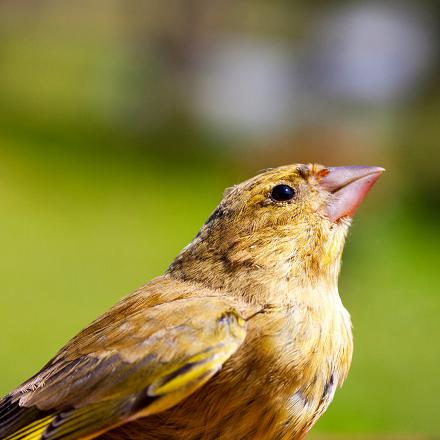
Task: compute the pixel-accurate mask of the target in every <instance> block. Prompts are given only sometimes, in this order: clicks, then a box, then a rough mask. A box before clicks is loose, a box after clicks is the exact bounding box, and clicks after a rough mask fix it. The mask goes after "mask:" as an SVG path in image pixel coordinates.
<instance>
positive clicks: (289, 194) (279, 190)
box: [270, 185, 295, 202]
mask: <svg viewBox="0 0 440 440" xmlns="http://www.w3.org/2000/svg"><path fill="white" fill-rule="evenodd" d="M270 196H271V198H272V200H275V201H276V202H287V201H289V200H292V199H293V198H294V197H295V190H294V189H293V188H292V187H291V186H289V185H276V186H274V187H273V188H272V192H271V193H270Z"/></svg>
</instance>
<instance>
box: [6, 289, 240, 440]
mask: <svg viewBox="0 0 440 440" xmlns="http://www.w3.org/2000/svg"><path fill="white" fill-rule="evenodd" d="M136 301H137V302H136V304H137V307H131V308H129V309H128V312H129V313H127V309H124V310H125V312H124V313H120V311H121V305H120V304H118V305H117V306H116V307H115V308H114V309H113V311H110V312H109V313H107V314H105V315H104V316H103V317H101V318H99V319H98V320H97V321H95V322H94V323H92V324H91V326H89V327H88V328H87V329H85V330H84V331H83V332H81V333H80V334H79V335H78V336H77V337H76V338H74V339H73V340H72V341H71V342H69V343H68V344H67V345H66V346H65V347H64V348H63V349H62V350H61V351H60V352H59V353H58V354H57V355H56V356H55V358H54V359H53V360H52V361H51V362H49V363H48V364H47V365H46V367H45V368H43V370H41V371H40V373H38V374H37V375H36V376H34V377H33V378H31V379H30V380H29V381H28V382H26V383H24V384H23V385H22V386H21V387H19V388H18V389H17V390H15V391H14V392H12V393H11V394H10V395H8V396H7V397H6V398H4V399H3V400H2V401H0V437H1V438H2V439H5V440H42V439H47V440H55V439H59V438H62V439H64V440H67V439H77V438H94V437H95V436H97V435H99V434H101V433H102V432H105V431H106V430H108V429H111V428H113V427H116V426H119V425H121V424H123V423H125V422H127V421H130V420H134V419H136V418H138V417H145V416H148V415H150V414H153V413H156V412H159V411H163V410H165V409H167V408H170V407H171V406H173V405H176V404H177V403H178V402H180V401H181V400H182V399H184V398H185V397H187V396H188V395H189V394H191V393H192V392H194V391H195V390H196V389H197V388H199V387H201V386H202V385H203V384H204V383H206V382H207V381H208V380H209V379H210V378H211V377H212V376H213V375H214V374H215V373H216V372H217V371H218V370H219V369H220V368H221V367H222V365H223V363H224V362H225V361H226V360H227V359H228V358H229V357H230V356H231V355H232V354H233V353H235V351H236V350H237V349H238V347H239V346H240V345H241V343H242V342H243V340H244V338H245V321H244V320H243V319H242V318H241V316H240V315H239V313H238V312H237V311H236V309H235V308H234V306H233V305H231V303H230V302H228V301H225V300H224V299H221V298H219V297H208V298H207V297H191V298H183V299H177V300H174V301H172V302H169V303H161V304H158V305H157V306H153V307H147V308H146V310H145V307H144V308H142V307H141V306H142V303H141V302H140V301H139V298H137V300H136ZM103 324H104V325H103ZM114 335H115V337H113V336H114Z"/></svg>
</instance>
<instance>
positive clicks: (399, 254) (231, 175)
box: [0, 134, 440, 434]
mask: <svg viewBox="0 0 440 440" xmlns="http://www.w3.org/2000/svg"><path fill="white" fill-rule="evenodd" d="M165 156H166V155H165ZM150 159H151V158H150ZM150 159H149V158H148V157H142V156H140V155H139V156H136V154H135V153H132V155H131V156H130V155H129V156H127V155H126V154H121V153H118V152H110V153H107V154H97V153H96V152H95V153H91V151H88V150H87V148H86V147H84V146H83V147H82V149H80V150H79V151H75V149H74V148H70V149H68V148H67V149H66V148H63V149H57V148H56V146H54V147H52V148H46V149H44V148H41V146H40V145H39V144H38V143H34V142H33V141H31V140H29V139H27V140H26V139H24V138H21V139H17V138H16V137H14V136H9V137H8V136H7V135H5V134H3V135H1V137H0V200H1V206H2V215H1V216H0V240H1V243H2V249H3V252H2V254H1V255H0V277H1V278H0V279H1V292H0V316H1V319H2V327H3V328H2V333H1V336H0V377H1V378H2V379H1V382H0V393H6V392H7V391H9V390H10V389H11V388H13V387H14V386H16V385H17V384H18V383H20V382H21V381H23V380H24V379H26V378H27V377H29V376H30V375H32V374H33V373H34V372H35V371H36V370H37V369H38V368H40V367H41V366H42V365H43V364H44V363H45V362H46V361H47V360H48V359H49V357H50V356H51V355H53V354H54V353H55V351H56V350H57V349H58V348H59V347H60V346H61V345H62V344H63V343H65V342H66V340H67V339H68V338H70V337H71V336H72V335H74V334H75V333H76V332H77V331H78V330H80V329H81V328H82V327H83V326H85V325H86V324H87V323H89V322H90V321H91V320H92V319H93V318H94V317H96V316H97V314H99V313H100V312H102V311H104V310H105V309H106V308H108V307H109V306H110V305H112V304H113V303H114V302H115V301H116V300H117V299H118V298H120V297H121V296H123V295H125V294H127V293H129V292H130V291H132V290H133V289H135V288H136V287H138V286H139V285H141V284H143V283H144V282H146V281H148V280H149V279H150V278H151V277H153V276H156V275H158V274H160V273H161V272H163V270H164V269H165V268H166V267H167V265H168V264H169V263H170V262H171V260H172V258H173V257H174V256H175V255H176V254H177V253H178V252H179V250H180V249H181V248H182V247H183V246H184V245H186V244H187V243H188V242H189V241H190V240H191V239H192V237H193V236H194V235H195V233H196V232H197V230H198V228H199V227H200V225H201V224H202V223H203V221H204V220H205V218H206V217H207V216H208V215H209V213H210V212H211V210H212V209H213V208H214V207H215V205H216V203H217V202H218V200H219V199H220V197H221V193H222V191H223V189H224V187H225V186H228V185H230V184H232V183H234V182H236V181H237V180H238V178H244V177H246V176H245V175H240V176H239V174H240V173H237V172H236V171H234V170H232V169H231V168H230V167H228V165H227V163H221V162H216V161H213V160H206V161H204V162H200V163H197V162H194V163H192V164H191V161H186V162H185V161H181V162H180V164H179V160H175V159H172V158H169V160H168V161H167V160H166V159H163V160H164V161H163V162H162V163H161V165H160V166H155V164H154V161H152V160H150ZM389 172H390V173H392V170H389ZM384 178H385V179H386V177H384ZM386 198H387V202H385V203H383V205H382V206H380V207H378V206H377V204H376V206H375V207H374V208H373V207H372V206H373V205H372V204H373V203H374V201H372V199H374V192H373V195H372V196H371V197H370V198H369V199H368V200H367V201H366V206H364V207H363V208H362V209H361V212H360V215H359V216H358V218H357V219H356V221H355V224H354V226H353V229H352V234H351V236H350V238H349V242H348V245H347V250H346V254H345V258H344V267H343V272H342V277H341V294H342V296H343V300H344V303H345V305H346V306H347V308H348V309H349V310H350V312H351V314H352V318H353V323H354V326H355V343H356V346H355V356H354V361H353V367H352V371H351V374H350V376H349V379H348V381H347V383H346V385H345V386H344V388H343V389H342V390H341V391H339V392H338V393H337V395H336V398H335V401H334V403H333V405H332V406H330V409H329V410H328V412H327V413H326V414H325V415H324V416H323V417H322V419H321V420H320V421H319V423H318V425H317V431H318V432H319V431H321V432H330V433H331V432H335V433H336V432H338V433H344V432H345V433H359V432H385V433H386V432H394V433H396V432H397V433H427V434H436V433H440V419H439V417H438V396H439V394H440V381H439V378H438V366H439V361H440V356H439V351H438V340H437V336H438V334H439V330H440V323H439V320H438V310H439V306H440V297H439V295H438V280H439V274H438V246H439V244H440V243H439V238H438V234H436V233H435V230H434V228H435V226H434V225H432V226H430V224H429V223H425V222H424V221H423V218H420V217H417V216H416V215H414V214H416V212H417V208H416V207H410V206H404V205H403V203H396V202H393V200H395V198H394V197H393V195H392V194H387V197H386ZM368 206H370V207H371V209H368Z"/></svg>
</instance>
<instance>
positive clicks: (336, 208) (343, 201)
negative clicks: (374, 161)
mask: <svg viewBox="0 0 440 440" xmlns="http://www.w3.org/2000/svg"><path fill="white" fill-rule="evenodd" d="M384 171H385V170H384V169H383V168H380V167H364V166H350V167H328V168H327V174H325V175H324V176H323V177H322V178H321V180H320V181H319V184H320V185H321V187H322V188H324V189H325V190H326V191H329V192H330V193H332V196H331V198H330V199H329V202H328V204H327V206H326V210H327V215H328V217H329V219H330V220H331V221H333V222H336V221H337V220H339V219H340V218H342V217H352V216H353V214H354V213H355V212H356V210H357V208H358V207H359V206H360V204H361V203H362V201H363V200H364V198H365V196H366V195H367V193H368V191H369V190H370V189H371V187H372V186H373V185H374V183H375V182H376V180H377V179H378V178H379V177H380V175H381V174H382V173H383V172H384Z"/></svg>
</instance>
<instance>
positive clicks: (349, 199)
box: [171, 164, 383, 285]
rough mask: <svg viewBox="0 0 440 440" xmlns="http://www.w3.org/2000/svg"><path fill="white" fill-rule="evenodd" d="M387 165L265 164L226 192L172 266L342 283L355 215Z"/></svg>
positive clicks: (191, 273) (191, 272) (199, 272)
mask: <svg viewBox="0 0 440 440" xmlns="http://www.w3.org/2000/svg"><path fill="white" fill-rule="evenodd" d="M382 171H383V169H382V168H378V167H363V166H361V167H354V166H349V167H324V166H322V165H317V164H309V165H288V166H282V167H279V168H274V169H269V170H266V171H264V172H262V173H261V174H258V175H257V176H255V177H253V178H251V179H249V180H246V181H245V182H243V183H240V184H238V185H235V186H233V187H232V188H229V189H227V190H226V191H225V194H224V197H223V200H222V201H221V203H220V204H219V206H218V207H217V209H216V210H215V211H214V213H213V214H212V215H211V216H210V217H209V219H208V220H207V222H206V223H205V225H204V226H203V227H202V229H201V231H200V232H199V234H198V236H197V237H196V239H195V240H194V241H193V242H192V243H191V244H190V245H189V246H188V247H187V248H186V249H185V250H184V251H183V253H182V254H181V255H180V256H179V257H178V259H177V260H176V261H175V263H174V268H173V266H171V269H179V266H182V267H181V268H182V270H183V271H184V272H185V274H186V275H187V276H188V277H189V278H193V277H195V278H197V277H199V278H200V277H202V278H206V277H208V278H210V277H212V278H215V277H216V276H220V277H223V278H227V277H235V278H237V276H238V275H239V274H241V275H243V274H245V276H246V277H247V279H253V278H254V277H258V276H260V277H264V276H267V277H270V276H273V277H283V278H286V279H295V281H296V282H298V283H300V284H310V283H314V282H317V281H319V280H320V279H322V278H323V277H329V278H331V279H334V280H335V281H336V280H337V276H338V273H339V267H340V259H341V255H342V250H343V246H344V241H345V237H346V234H347V231H348V228H349V226H350V222H351V217H352V216H353V214H354V212H355V211H356V209H357V208H358V207H359V205H360V204H361V202H362V200H363V199H364V197H365V195H366V194H367V192H368V191H369V189H370V188H371V187H372V185H373V184H374V183H375V181H376V180H377V179H378V178H379V176H380V174H381V173H382ZM186 260H187V261H186ZM204 261H209V267H210V270H209V271H208V272H206V273H204V264H203V262H204ZM179 262H181V263H187V262H188V263H190V262H192V264H181V263H179ZM220 273H221V275H220ZM214 281H216V280H215V279H213V280H212V283H211V284H214V285H215V284H216V283H215V282H214Z"/></svg>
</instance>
